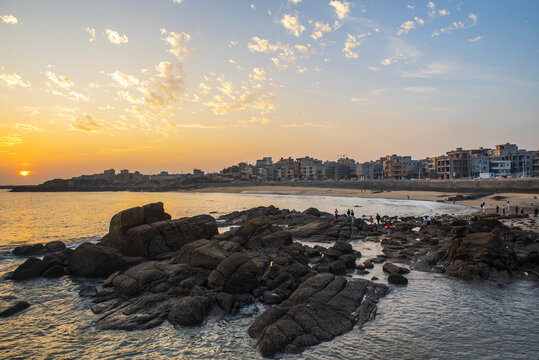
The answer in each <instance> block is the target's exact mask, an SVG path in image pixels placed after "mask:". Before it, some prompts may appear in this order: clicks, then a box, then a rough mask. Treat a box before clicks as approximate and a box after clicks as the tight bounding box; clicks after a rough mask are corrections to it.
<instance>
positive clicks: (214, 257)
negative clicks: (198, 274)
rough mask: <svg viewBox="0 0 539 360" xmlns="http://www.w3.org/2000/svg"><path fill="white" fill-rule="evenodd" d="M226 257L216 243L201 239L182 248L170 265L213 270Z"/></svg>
mask: <svg viewBox="0 0 539 360" xmlns="http://www.w3.org/2000/svg"><path fill="white" fill-rule="evenodd" d="M226 256H227V253H226V252H225V251H224V250H223V248H222V247H221V245H219V243H218V242H215V241H211V240H204V239H201V240H196V241H193V242H191V243H189V244H187V245H185V246H183V247H182V248H181V250H180V252H179V254H178V255H177V256H176V257H174V259H172V263H174V264H189V265H191V266H194V267H202V268H205V269H209V270H213V269H215V268H216V267H217V265H219V263H220V262H221V261H223V260H224V259H225V258H226Z"/></svg>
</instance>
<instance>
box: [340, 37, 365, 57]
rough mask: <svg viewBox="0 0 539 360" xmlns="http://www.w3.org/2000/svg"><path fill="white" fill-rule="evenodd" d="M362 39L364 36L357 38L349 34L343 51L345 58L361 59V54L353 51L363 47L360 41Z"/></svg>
mask: <svg viewBox="0 0 539 360" xmlns="http://www.w3.org/2000/svg"><path fill="white" fill-rule="evenodd" d="M361 37H362V35H358V36H357V37H356V36H353V35H351V34H347V37H346V41H345V42H344V49H342V52H343V53H344V57H345V58H347V59H357V58H358V57H359V52H358V51H352V49H355V48H357V47H359V46H360V45H361V42H360V41H359V39H360V38H361Z"/></svg>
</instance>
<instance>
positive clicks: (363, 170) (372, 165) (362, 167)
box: [356, 161, 383, 180]
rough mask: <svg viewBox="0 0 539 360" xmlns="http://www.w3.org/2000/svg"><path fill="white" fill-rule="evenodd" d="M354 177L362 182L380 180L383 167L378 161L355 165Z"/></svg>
mask: <svg viewBox="0 0 539 360" xmlns="http://www.w3.org/2000/svg"><path fill="white" fill-rule="evenodd" d="M356 175H357V177H358V178H359V179H362V180H374V179H381V178H382V175H383V165H382V163H381V162H379V161H369V162H364V163H359V164H357V165H356Z"/></svg>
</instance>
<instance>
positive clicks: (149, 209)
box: [142, 202, 172, 224]
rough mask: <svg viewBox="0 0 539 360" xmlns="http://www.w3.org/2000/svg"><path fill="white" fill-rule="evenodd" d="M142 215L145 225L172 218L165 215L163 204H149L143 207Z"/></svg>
mask: <svg viewBox="0 0 539 360" xmlns="http://www.w3.org/2000/svg"><path fill="white" fill-rule="evenodd" d="M142 214H143V217H144V223H145V224H152V223H154V222H158V221H164V220H170V219H171V218H172V217H171V216H170V215H169V214H167V213H165V209H164V207H163V203H162V202H156V203H152V204H147V205H144V206H143V207H142Z"/></svg>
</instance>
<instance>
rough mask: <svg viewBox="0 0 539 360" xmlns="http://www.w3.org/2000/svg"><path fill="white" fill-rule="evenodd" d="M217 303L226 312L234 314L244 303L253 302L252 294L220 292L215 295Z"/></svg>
mask: <svg viewBox="0 0 539 360" xmlns="http://www.w3.org/2000/svg"><path fill="white" fill-rule="evenodd" d="M215 299H216V301H217V304H218V305H219V307H220V308H221V309H223V310H224V311H225V312H226V313H227V314H235V313H237V312H238V311H239V310H240V309H241V308H242V307H244V306H245V305H248V304H251V303H253V302H254V296H253V295H251V294H229V293H225V292H220V293H218V294H217V295H216V297H215Z"/></svg>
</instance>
